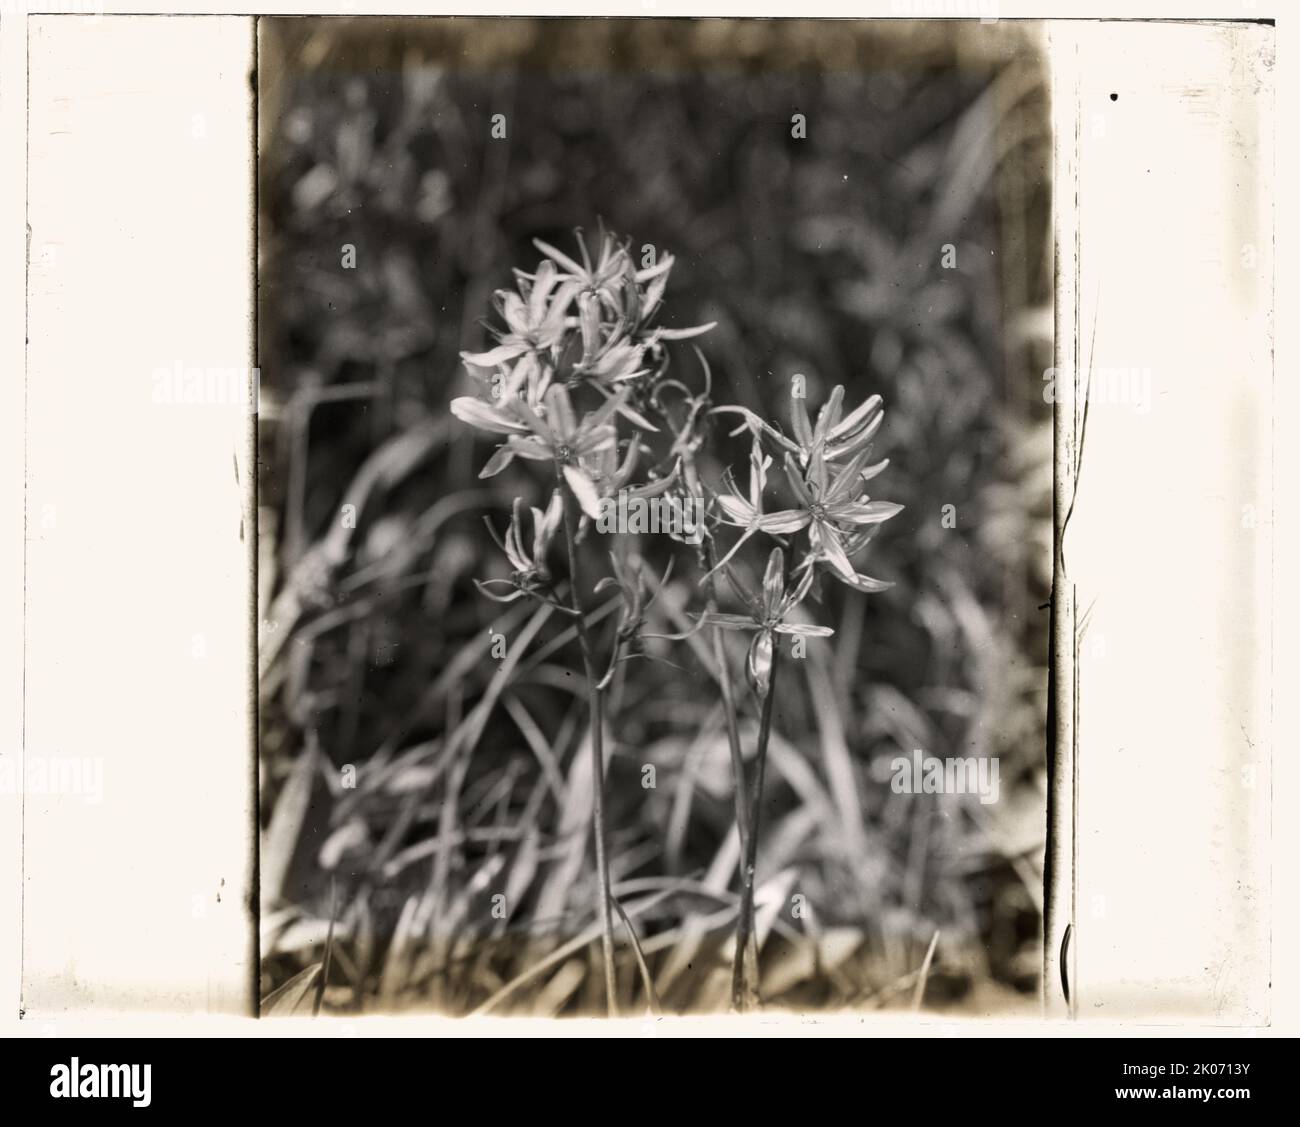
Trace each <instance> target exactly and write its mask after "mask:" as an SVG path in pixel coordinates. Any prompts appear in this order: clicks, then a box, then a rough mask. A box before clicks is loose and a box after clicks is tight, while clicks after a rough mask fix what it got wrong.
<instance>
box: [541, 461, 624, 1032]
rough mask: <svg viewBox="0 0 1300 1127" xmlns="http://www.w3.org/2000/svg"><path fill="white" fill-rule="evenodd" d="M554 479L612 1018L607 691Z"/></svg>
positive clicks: (567, 505) (569, 523)
mask: <svg viewBox="0 0 1300 1127" xmlns="http://www.w3.org/2000/svg"><path fill="white" fill-rule="evenodd" d="M555 476H556V479H557V481H558V482H559V486H560V489H561V491H562V492H563V495H564V540H565V543H566V545H567V547H568V550H569V598H570V601H571V603H572V605H573V610H574V613H575V616H576V619H577V627H578V646H579V648H580V649H581V650H582V667H583V671H584V673H585V674H586V677H587V713H588V716H589V717H590V721H591V770H592V779H591V810H592V814H591V821H592V833H593V835H594V837H595V839H596V876H597V879H598V880H599V882H600V922H601V935H600V944H601V950H602V953H603V956H604V963H605V1001H606V1005H607V1007H608V1012H609V1016H610V1017H617V1016H618V1003H617V993H618V984H617V980H616V978H615V975H614V916H613V912H612V910H611V906H610V905H611V900H612V895H613V894H612V892H611V889H610V880H609V847H608V839H607V836H606V829H605V748H604V742H605V690H604V689H603V688H602V679H601V677H600V675H599V674H598V673H597V670H596V659H595V652H594V650H593V648H592V644H591V634H590V632H589V631H588V629H587V611H586V607H585V606H584V603H583V598H582V581H581V575H580V573H579V569H578V547H577V542H576V541H575V539H574V535H573V517H572V514H571V505H572V504H573V503H576V501H577V498H576V497H574V496H573V491H572V490H571V489H569V488H568V486H567V485H566V483H565V480H564V474H563V472H562V467H561V465H560V463H559V462H558V461H557V462H556V465H555Z"/></svg>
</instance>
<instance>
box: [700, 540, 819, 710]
mask: <svg viewBox="0 0 1300 1127" xmlns="http://www.w3.org/2000/svg"><path fill="white" fill-rule="evenodd" d="M728 577H730V571H728ZM812 580H813V572H812V569H811V568H809V569H808V570H806V571H805V572H804V573H803V576H802V577H801V578H800V579H799V581H798V582H797V583H796V584H795V586H794V587H793V588H787V587H786V581H785V555H784V553H783V552H782V551H781V549H780V548H773V549H772V554H771V555H770V556H768V558H767V570H766V571H765V572H764V573H763V590H762V594H761V595H760V596H759V597H757V598H755V597H753V596H752V595H750V594H749V592H747V591H745V590H744V589H743V588H741V587H740V586H739V585H736V584H735V583H734V580H733V586H736V589H737V591H738V592H739V593H740V594H741V595H742V597H744V598H745V601H746V602H748V603H749V605H750V613H749V615H748V616H745V615H739V614H718V613H712V614H709V615H708V616H707V618H708V621H709V624H710V625H713V626H718V627H721V628H722V629H723V630H755V631H757V633H756V634H755V635H754V640H753V641H752V642H750V645H749V653H748V655H747V657H746V659H745V673H746V676H747V677H748V678H749V683H750V685H752V686H753V688H754V691H755V692H756V693H758V695H759V696H760V697H765V696H767V692H768V689H769V687H770V686H771V675H772V651H773V647H774V646H775V644H776V635H777V634H798V635H803V636H804V637H809V638H829V637H830V636H831V635H832V634H834V633H835V631H834V630H832V629H831V628H830V627H829V626H813V625H811V624H809V623H804V622H789V621H787V619H788V618H789V616H790V614H791V613H792V612H793V611H794V609H795V608H796V607H798V606H799V604H800V603H802V602H803V600H804V597H805V596H806V595H807V594H808V589H809V587H811V585H812Z"/></svg>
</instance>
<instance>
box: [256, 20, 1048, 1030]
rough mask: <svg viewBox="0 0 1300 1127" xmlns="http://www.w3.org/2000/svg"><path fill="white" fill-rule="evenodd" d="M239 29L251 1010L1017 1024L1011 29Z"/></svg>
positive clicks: (1023, 476) (1017, 53)
mask: <svg viewBox="0 0 1300 1127" xmlns="http://www.w3.org/2000/svg"><path fill="white" fill-rule="evenodd" d="M259 31H260V36H261V41H260V49H261V57H262V60H263V67H264V69H263V71H262V73H263V74H264V75H267V79H265V80H264V82H269V84H270V88H269V89H268V88H267V86H266V85H264V86H263V88H262V90H261V95H262V100H261V103H260V105H261V108H262V112H263V114H264V116H263V117H262V118H261V121H260V130H259V140H260V146H261V149H260V154H259V155H260V164H259V204H260V209H261V210H260V218H259V239H260V241H259V267H260V275H259V280H260V286H259V305H258V325H259V331H260V340H259V356H260V359H261V363H262V380H261V387H260V391H261V415H260V439H259V441H260V451H261V463H260V469H261V478H260V483H259V485H260V489H259V501H260V505H261V508H260V511H259V521H258V528H259V550H260V565H261V566H260V569H259V583H260V586H261V594H262V598H263V607H264V610H263V611H262V614H261V634H260V653H261V657H262V665H261V669H260V689H261V700H260V705H261V722H260V724H261V726H260V736H261V745H260V752H261V759H260V770H261V780H262V787H261V801H262V808H261V818H262V822H263V824H264V826H265V836H264V838H263V843H262V853H261V865H262V868H261V878H262V884H261V892H262V909H263V915H262V921H261V926H262V934H263V944H264V946H263V969H262V975H263V993H264V995H266V996H267V997H269V998H271V999H273V1000H274V999H276V998H277V997H286V998H290V999H292V998H294V997H299V996H301V999H302V1004H309V1003H310V999H311V998H312V993H311V991H305V990H304V989H303V988H304V987H305V986H306V984H307V982H308V981H309V978H310V976H312V975H317V976H320V975H324V974H325V965H326V963H327V962H328V964H329V974H328V978H327V979H324V980H322V981H323V994H322V998H323V1002H322V1004H323V1006H324V1007H325V1008H326V1009H330V1010H333V1009H337V1010H339V1011H342V1012H358V1011H359V1012H368V1011H370V1010H372V1009H376V1008H378V1009H380V1010H384V1011H400V1010H406V1009H411V1008H417V1009H434V1010H438V1011H442V1012H446V1013H450V1014H468V1013H487V1012H498V1013H503V1014H512V1013H514V1014H521V1013H522V1014H533V1015H538V1014H540V1015H546V1016H560V1015H569V1014H592V1013H608V1014H610V1015H616V1014H639V1013H643V1012H645V1011H646V1010H647V1009H649V1010H650V1011H651V1012H664V1013H694V1012H716V1011H723V1012H725V1011H726V1010H727V1009H728V1008H732V1007H734V1008H735V1009H737V1010H741V1011H744V1010H748V1009H751V1008H759V1007H762V1008H766V1007H769V1006H770V1007H783V1008H793V1009H800V1010H804V1009H810V1008H811V1009H816V1008H822V1007H825V1008H830V1009H840V1008H860V1009H862V1010H863V1011H872V1010H880V1009H895V1008H902V1009H903V1010H916V1009H919V1008H922V1007H927V1006H930V1007H935V1008H937V1009H941V1010H952V1011H955V1012H967V1013H1002V1012H1015V1011H1017V1010H1024V1009H1025V1008H1026V1007H1030V1008H1032V1007H1033V1006H1035V1005H1036V999H1037V994H1038V987H1039V977H1040V974H1041V971H1042V966H1041V957H1040V955H1039V950H1040V917H1041V913H1042V880H1043V840H1044V832H1045V825H1046V822H1045V813H1044V811H1045V794H1046V752H1047V747H1046V713H1047V693H1048V676H1047V656H1048V655H1047V645H1048V613H1047V605H1046V604H1047V602H1048V598H1049V590H1050V582H1051V576H1050V572H1051V519H1052V517H1051V496H1052V480H1053V479H1052V429H1051V407H1050V405H1049V403H1048V402H1047V400H1046V399H1045V397H1044V395H1043V387H1044V384H1043V381H1042V378H1041V372H1042V370H1043V369H1045V368H1047V367H1050V365H1051V310H1052V270H1051V257H1050V253H1049V252H1050V238H1049V207H1050V194H1051V184H1050V173H1051V158H1050V131H1049V128H1048V122H1047V101H1046V87H1045V75H1044V68H1043V65H1042V60H1041V57H1040V52H1039V47H1038V39H1037V37H1036V36H1035V35H1034V33H1033V32H1032V30H1031V29H1025V28H1015V27H1010V26H1001V25H995V26H981V25H978V24H976V25H973V26H955V25H938V24H924V23H922V24H902V25H889V26H877V25H870V26H864V25H856V26H854V25H849V26H844V25H840V24H836V23H832V22H821V23H812V22H803V21H800V22H797V23H789V24H779V23H773V22H758V21H725V20H699V21H672V22H670V21H662V20H649V21H639V20H628V21H620V20H578V21H575V20H514V19H501V20H473V21H463V20H436V19H435V20H391V21H374V20H357V21H332V20H321V21H318V20H286V21H274V20H268V21H263V22H262V23H261V25H260V28H259ZM738 951H739V952H741V954H740V955H737V952H738ZM303 976H308V977H306V978H304V977H303ZM289 984H295V988H294V991H293V992H292V993H291V994H289V995H282V996H278V995H277V994H276V993H275V992H276V991H277V990H283V989H284V988H285V987H286V986H287V985H289ZM272 1004H273V1005H274V1004H275V1002H274V1001H273V1002H272Z"/></svg>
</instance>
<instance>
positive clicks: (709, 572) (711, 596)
mask: <svg viewBox="0 0 1300 1127" xmlns="http://www.w3.org/2000/svg"><path fill="white" fill-rule="evenodd" d="M700 554H701V557H702V560H703V564H704V573H705V576H706V577H707V578H706V579H705V580H704V598H705V605H706V607H707V609H708V613H709V615H710V616H712V615H714V614H716V613H717V610H718V597H717V589H716V587H715V586H714V582H713V569H714V568H715V567H716V566H717V562H718V561H717V559H716V558H715V557H716V553H715V552H714V550H713V541H712V540H711V539H709V538H708V537H707V536H706V537H704V542H703V544H702V545H701V553H700ZM709 633H710V634H711V635H712V638H713V663H714V664H715V665H716V666H717V667H718V686H719V688H721V690H722V714H723V717H724V718H725V720H726V724H727V744H728V745H729V746H730V748H731V771H732V774H733V775H735V777H736V781H735V790H734V793H735V797H736V836H737V837H738V838H739V839H740V857H741V864H742V874H743V864H744V858H745V857H747V856H748V855H749V836H750V835H749V803H748V802H747V801H746V799H747V796H748V787H747V786H746V785H745V756H744V753H743V752H742V751H741V747H740V722H739V720H738V719H737V716H736V697H735V693H734V691H733V689H732V684H731V666H730V664H729V663H728V662H727V651H726V647H725V645H724V644H723V641H722V630H721V629H720V628H719V627H717V626H713V627H710V629H709ZM742 879H743V876H742ZM737 942H739V936H737ZM747 948H748V949H747V950H746V958H747V959H748V960H749V963H750V970H749V973H751V974H755V973H756V972H757V970H758V945H757V943H756V942H754V941H753V933H752V931H751V933H750V943H749V944H748V945H747ZM739 949H740V948H739V947H737V950H739Z"/></svg>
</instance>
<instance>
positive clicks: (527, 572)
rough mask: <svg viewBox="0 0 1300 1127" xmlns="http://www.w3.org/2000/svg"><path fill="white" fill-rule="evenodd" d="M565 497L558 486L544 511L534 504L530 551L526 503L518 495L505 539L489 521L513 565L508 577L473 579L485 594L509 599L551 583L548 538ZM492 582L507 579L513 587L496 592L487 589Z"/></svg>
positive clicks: (561, 517)
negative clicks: (548, 563) (526, 529)
mask: <svg viewBox="0 0 1300 1127" xmlns="http://www.w3.org/2000/svg"><path fill="white" fill-rule="evenodd" d="M563 505H564V499H563V498H562V497H561V496H560V491H559V490H558V489H556V490H554V491H553V492H552V493H551V500H550V504H548V505H547V506H546V511H545V512H543V511H542V510H541V509H539V508H537V507H536V506H533V507H532V509H531V513H532V518H533V543H532V549H531V551H530V550H529V549H528V548H527V547H526V544H527V541H526V538H525V533H524V509H525V508H526V507H527V506H525V505H524V502H523V500H522V499H521V498H519V497H516V498H515V503H514V509H513V511H512V513H511V518H510V525H509V527H508V528H507V529H506V535H505V540H504V541H503V540H501V539H500V538H499V537H498V536H497V534H496V530H495V529H493V528H492V525H491V523H489V524H488V531H489V532H490V533H491V534H492V538H493V539H494V540H496V542H497V544H498V546H499V547H500V548H501V550H502V551H503V552H505V554H506V559H507V560H509V562H510V566H511V567H512V568H513V569H514V570H513V571H512V572H511V575H510V579H509V580H504V579H496V580H491V579H490V580H487V581H486V582H480V581H479V580H477V579H476V580H475V581H474V582H475V585H476V586H477V587H478V589H479V590H480V591H482V592H483V594H485V595H487V597H488V598H490V599H494V600H496V601H497V602H499V603H511V602H514V601H515V599H518V598H521V597H523V596H524V595H531V594H534V593H536V592H537V591H540V590H545V589H546V588H548V587H549V586H550V585H551V572H550V569H549V568H548V567H547V565H546V554H547V551H548V550H549V549H550V546H551V541H552V540H553V539H554V538H555V534H556V532H557V531H558V530H559V528H560V525H561V522H562V521H563V520H564V507H563ZM491 583H508V584H509V585H510V587H511V588H512V590H511V593H510V594H509V595H496V594H493V593H492V591H491V590H489V584H491Z"/></svg>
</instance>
